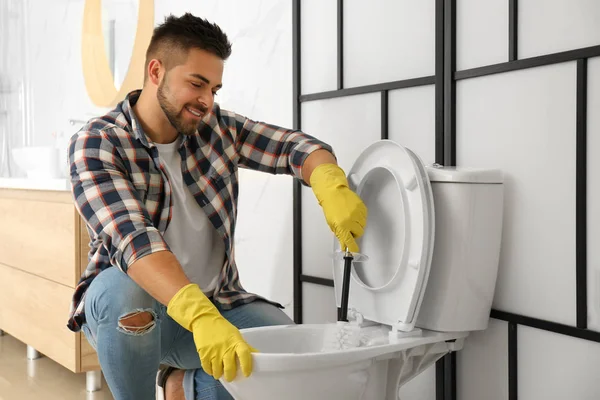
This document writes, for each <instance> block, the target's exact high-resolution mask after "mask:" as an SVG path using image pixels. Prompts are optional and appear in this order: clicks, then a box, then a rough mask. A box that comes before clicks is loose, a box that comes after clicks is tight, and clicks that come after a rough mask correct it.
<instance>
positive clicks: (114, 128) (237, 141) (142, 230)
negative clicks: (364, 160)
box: [67, 91, 332, 332]
mask: <svg viewBox="0 0 600 400" xmlns="http://www.w3.org/2000/svg"><path fill="white" fill-rule="evenodd" d="M139 94H140V91H134V92H132V93H130V94H129V95H128V96H127V97H126V98H125V100H124V101H123V102H121V103H119V104H118V105H117V106H116V107H115V109H114V110H112V111H111V112H109V113H108V114H106V115H104V116H102V117H99V118H95V119H92V120H90V121H88V122H87V124H86V125H85V126H84V127H83V128H82V129H81V130H80V131H79V132H77V133H76V134H75V135H74V136H73V137H72V138H71V140H70V143H69V165H70V175H71V186H72V193H73V197H74V200H75V206H76V208H77V210H78V212H79V213H80V214H81V216H82V218H83V219H84V221H85V222H86V226H87V229H88V232H89V234H90V238H91V241H90V252H89V254H88V266H87V268H86V270H85V272H84V273H83V275H82V277H81V279H80V280H79V283H78V285H77V287H76V289H75V293H74V296H73V301H72V304H71V310H70V315H69V321H68V324H67V326H68V328H69V329H71V330H72V331H74V332H77V331H79V330H80V329H81V325H82V324H83V323H84V322H85V313H84V309H85V308H84V302H85V293H86V290H87V288H88V287H89V286H90V284H91V283H92V280H93V279H94V278H95V277H96V276H97V275H98V274H99V273H100V272H101V271H103V270H105V269H106V268H109V267H111V266H116V267H117V268H119V269H120V270H121V271H123V272H124V273H127V269H128V267H129V266H130V265H131V264H133V263H134V262H135V261H136V260H138V259H140V258H141V257H144V256H146V255H148V254H152V253H155V252H158V251H163V250H169V247H168V245H167V243H166V242H165V240H164V238H163V234H164V232H165V230H166V229H167V226H168V225H169V221H170V219H171V215H172V209H171V207H172V201H171V190H172V189H171V187H170V185H169V181H168V179H167V175H166V173H165V169H164V166H163V165H161V162H160V160H159V157H158V150H157V148H156V146H155V145H154V144H153V143H152V141H151V140H149V138H147V137H146V135H145V134H144V132H143V130H142V127H141V125H140V124H139V122H138V121H137V119H136V116H135V114H134V112H133V109H132V107H133V105H134V104H135V102H136V101H137V99H138V97H139ZM317 149H326V150H328V151H330V152H332V149H331V147H330V146H328V145H327V144H325V143H323V142H321V141H318V140H317V139H315V138H313V137H311V136H308V135H306V134H304V133H302V132H300V131H297V130H296V131H293V130H287V129H283V128H280V127H277V126H273V125H268V124H265V123H261V122H256V121H252V120H250V119H247V118H245V117H243V116H241V115H238V114H235V113H233V112H230V111H226V110H222V109H220V107H219V106H218V105H217V104H215V105H214V107H213V110H212V112H211V114H210V115H209V116H207V117H205V118H204V119H203V121H202V123H201V125H200V126H199V128H198V131H197V133H196V135H193V136H186V137H185V138H184V140H183V141H182V143H181V146H180V148H179V154H180V155H181V157H182V160H184V161H185V162H184V164H185V165H184V166H183V168H182V174H183V181H184V182H185V183H186V184H187V187H188V189H189V190H190V193H191V194H192V195H193V196H194V197H195V199H196V201H197V202H198V205H199V206H200V207H201V208H202V209H203V210H204V212H205V213H206V215H207V216H208V218H209V220H210V221H211V223H212V224H213V225H214V227H215V228H216V229H217V231H218V232H219V233H220V234H221V237H222V238H223V241H224V243H225V252H226V257H225V262H224V265H223V270H222V272H221V275H220V279H219V282H218V284H217V287H216V289H215V292H214V300H215V301H216V302H218V303H220V304H221V305H222V306H223V308H225V309H231V308H234V307H236V306H238V305H241V304H245V303H249V302H251V301H253V300H255V299H257V298H260V296H258V295H256V294H252V293H249V292H246V291H245V290H244V288H243V287H242V285H241V283H240V280H239V275H238V270H237V267H236V263H235V257H234V243H233V238H234V232H235V222H236V215H237V198H238V166H241V167H245V168H250V169H254V170H258V171H263V172H268V173H271V174H288V175H292V176H295V177H296V178H298V179H300V180H301V182H302V183H303V184H304V185H306V184H305V183H304V182H303V181H302V178H301V177H302V175H301V166H302V164H303V162H304V160H305V159H306V157H308V155H309V154H310V153H311V152H313V151H315V150H317Z"/></svg>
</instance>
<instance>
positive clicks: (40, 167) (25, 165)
mask: <svg viewBox="0 0 600 400" xmlns="http://www.w3.org/2000/svg"><path fill="white" fill-rule="evenodd" d="M60 153H61V152H60V150H59V149H58V148H56V147H50V146H32V147H18V148H15V149H12V156H13V159H14V161H15V164H17V166H18V167H19V169H21V170H22V171H23V172H25V174H26V175H27V178H29V179H35V180H41V179H61V178H65V177H66V169H67V166H66V163H67V160H61V159H60Z"/></svg>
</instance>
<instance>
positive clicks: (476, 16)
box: [456, 0, 508, 71]
mask: <svg viewBox="0 0 600 400" xmlns="http://www.w3.org/2000/svg"><path fill="white" fill-rule="evenodd" d="M506 61H508V1H507V0H486V1H481V0H458V1H457V2H456V68H457V70H459V71H460V70H462V69H467V68H475V67H481V66H484V65H490V64H497V63H501V62H506Z"/></svg>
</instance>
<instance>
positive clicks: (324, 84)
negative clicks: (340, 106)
mask: <svg viewBox="0 0 600 400" xmlns="http://www.w3.org/2000/svg"><path fill="white" fill-rule="evenodd" d="M315 10H319V11H318V12H315ZM336 21H337V1H322V0H302V1H301V2H300V61H301V71H300V72H301V84H300V91H301V93H302V94H306V93H316V92H325V91H328V90H335V89H337V22H336Z"/></svg>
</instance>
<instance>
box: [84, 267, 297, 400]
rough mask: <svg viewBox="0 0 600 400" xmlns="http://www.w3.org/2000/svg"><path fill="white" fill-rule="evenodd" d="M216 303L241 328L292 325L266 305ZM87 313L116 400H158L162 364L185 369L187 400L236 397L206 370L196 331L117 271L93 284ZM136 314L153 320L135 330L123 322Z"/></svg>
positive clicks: (88, 335) (89, 335)
mask: <svg viewBox="0 0 600 400" xmlns="http://www.w3.org/2000/svg"><path fill="white" fill-rule="evenodd" d="M215 305H216V307H217V308H218V309H219V311H220V312H221V314H222V315H223V316H224V317H225V318H226V319H227V320H229V321H230V322H231V323H232V324H233V325H235V326H237V327H238V328H239V329H244V328H251V327H258V326H267V325H288V324H293V321H292V320H291V319H290V318H289V317H288V316H287V315H286V314H285V313H284V312H283V311H282V310H280V309H279V308H277V307H276V306H274V305H271V304H269V303H267V302H264V301H255V302H252V303H250V304H246V305H243V306H240V307H236V308H234V309H233V310H223V309H222V308H220V307H219V305H218V304H215ZM85 312H86V319H87V321H86V323H85V324H84V325H83V327H82V329H83V332H84V333H85V336H86V338H87V339H88V341H89V342H90V344H91V345H92V347H94V348H95V349H96V351H97V353H98V359H99V361H100V366H101V367H102V372H103V373H104V376H105V378H106V382H107V383H108V386H109V388H110V390H111V392H112V394H113V396H114V398H115V399H117V400H130V399H131V400H140V399H144V400H145V399H150V400H151V399H154V398H155V390H156V384H155V382H156V381H155V380H156V373H157V372H158V368H159V365H160V364H164V365H170V366H173V367H175V368H179V369H184V370H186V372H185V377H184V383H183V385H184V392H185V398H186V400H209V399H210V400H213V399H214V400H221V399H232V397H231V396H230V395H229V393H227V391H226V390H225V388H224V387H223V385H221V383H220V382H219V381H217V380H215V379H214V378H213V377H212V376H210V375H208V374H206V373H205V372H204V371H203V370H202V369H201V365H200V358H199V356H198V352H197V351H196V346H195V344H194V339H193V336H192V333H191V332H189V331H188V330H186V329H184V328H183V327H181V325H179V324H178V323H177V322H175V321H174V320H173V319H172V318H171V317H170V316H169V315H168V314H167V310H166V307H165V306H164V305H162V304H161V303H159V302H158V301H156V300H155V299H154V298H152V297H151V296H150V295H149V294H148V293H146V291H144V290H143V289H142V288H141V287H140V286H138V285H137V284H136V283H135V282H134V281H133V280H132V279H131V278H130V277H129V276H127V275H125V274H123V273H122V272H121V271H120V270H118V269H117V268H108V269H106V270H104V271H102V272H101V273H100V274H99V275H98V276H97V277H96V278H95V279H94V280H93V282H92V284H91V285H90V287H89V289H88V291H87V293H86V302H85ZM137 312H148V313H150V315H151V316H152V320H151V321H150V322H149V323H148V324H147V325H146V326H144V327H141V328H139V327H138V328H135V329H130V328H128V327H127V326H126V325H124V324H122V323H120V322H119V321H120V320H121V319H126V317H128V316H132V315H134V314H135V313H137Z"/></svg>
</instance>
